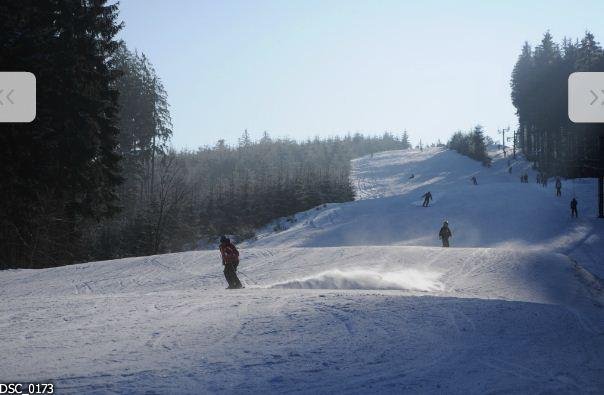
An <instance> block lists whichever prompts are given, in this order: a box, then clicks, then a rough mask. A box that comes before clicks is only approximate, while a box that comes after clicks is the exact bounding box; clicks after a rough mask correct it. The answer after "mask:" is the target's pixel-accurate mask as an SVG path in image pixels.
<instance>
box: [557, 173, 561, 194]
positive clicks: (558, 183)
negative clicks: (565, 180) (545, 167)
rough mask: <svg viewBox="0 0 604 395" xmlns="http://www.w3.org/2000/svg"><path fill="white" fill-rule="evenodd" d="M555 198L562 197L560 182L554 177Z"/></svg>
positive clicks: (558, 178)
mask: <svg viewBox="0 0 604 395" xmlns="http://www.w3.org/2000/svg"><path fill="white" fill-rule="evenodd" d="M556 196H562V182H561V181H560V177H556Z"/></svg>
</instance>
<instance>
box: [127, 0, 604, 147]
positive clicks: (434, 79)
mask: <svg viewBox="0 0 604 395" xmlns="http://www.w3.org/2000/svg"><path fill="white" fill-rule="evenodd" d="M120 9H121V18H122V20H123V21H124V22H125V28H124V30H123V31H122V33H121V37H122V38H123V39H124V40H125V41H126V43H127V44H128V46H129V47H130V48H131V49H138V50H139V51H142V52H144V53H145V54H147V55H148V56H149V58H150V60H151V62H152V63H153V64H154V66H155V68H156V70H157V72H158V73H159V75H160V76H161V78H162V80H163V82H164V85H165V87H166V90H167V92H168V95H169V102H170V104H171V113H172V118H173V123H174V136H173V139H172V140H173V145H174V146H175V147H176V148H183V147H188V148H197V147H198V146H200V145H213V144H214V143H215V142H216V140H218V139H220V138H224V139H226V140H227V142H230V143H234V142H236V141H237V137H239V136H240V135H241V133H242V132H243V130H244V129H246V128H247V129H248V131H249V132H250V133H251V135H252V137H253V138H259V137H260V136H261V134H262V132H263V131H265V130H266V131H268V132H269V133H270V134H271V136H274V137H279V136H289V137H292V138H296V139H303V138H306V137H312V136H315V135H321V136H328V135H335V134H345V133H346V132H349V131H350V132H356V131H359V132H364V133H369V134H375V133H382V132H383V131H385V130H387V131H391V132H396V133H399V132H401V131H402V130H403V129H407V130H408V131H409V133H410V135H411V137H412V141H413V142H414V143H417V141H418V140H419V138H420V137H421V138H422V140H423V141H424V142H428V143H429V142H433V141H436V140H437V139H438V138H440V139H442V140H446V139H447V138H448V137H449V136H450V135H451V134H452V133H453V132H454V131H455V130H458V129H468V128H470V127H471V126H472V125H474V124H476V123H480V124H482V125H483V126H485V127H486V128H487V131H488V132H489V134H490V135H492V136H493V137H495V136H496V133H497V128H500V127H504V126H508V125H510V126H511V127H512V128H513V127H515V126H516V117H515V115H514V108H513V106H512V104H511V100H510V88H509V80H510V73H511V71H512V67H513V65H514V63H515V61H516V58H517V56H518V54H519V52H520V48H521V46H522V44H523V42H524V41H525V40H527V41H529V42H530V43H532V44H535V43H537V42H538V41H539V40H540V39H541V37H542V35H543V33H544V32H545V31H546V30H548V29H549V30H550V32H551V33H552V34H553V35H554V37H555V39H556V40H557V41H560V40H561V39H562V37H564V36H570V37H573V38H574V37H582V36H583V34H584V32H585V30H586V29H589V30H591V31H592V32H593V33H594V34H595V35H596V38H597V39H598V41H600V40H602V41H604V1H602V0H594V1H552V0H547V1H546V0H544V1H526V0H524V1H510V0H507V1H503V0H502V1H487V0H482V1H464V0H458V1H445V0H441V1H435V0H433V1H425V0H424V1H416V2H410V1H402V0H401V1H369V0H368V1H350V0H348V1H327V0H324V1H310V0H281V1H255V0H245V1H227V0H213V1H199V0H191V1H184V0H174V1H166V0H122V1H121V4H120Z"/></svg>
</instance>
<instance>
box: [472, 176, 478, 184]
mask: <svg viewBox="0 0 604 395" xmlns="http://www.w3.org/2000/svg"><path fill="white" fill-rule="evenodd" d="M471 180H472V184H474V185H478V181H476V176H472V178H471Z"/></svg>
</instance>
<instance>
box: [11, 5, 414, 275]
mask: <svg viewBox="0 0 604 395" xmlns="http://www.w3.org/2000/svg"><path fill="white" fill-rule="evenodd" d="M0 18H2V20H3V29H2V30H0V65H2V70H3V71H23V70H27V71H31V72H32V73H34V74H35V75H36V77H37V80H38V81H39V82H38V85H37V96H38V97H37V99H38V100H37V101H38V107H37V116H36V119H35V120H34V121H33V122H32V123H29V124H1V125H0V168H1V170H0V171H1V172H2V173H0V177H2V183H1V184H0V193H1V194H2V200H0V239H1V243H0V268H10V267H31V268H36V267H48V266H56V265H63V264H69V263H74V262H82V261H90V260H96V259H110V258H120V257H126V256H136V255H148V254H156V253H162V252H168V251H180V250H182V249H187V248H195V246H196V243H197V242H198V241H199V240H201V241H206V242H207V241H211V240H213V239H214V238H215V237H217V236H218V235H220V234H233V235H237V236H238V237H240V238H248V237H253V235H254V231H255V229H257V228H258V227H260V226H263V225H265V224H267V223H269V222H270V221H272V220H273V219H275V218H278V217H283V216H289V215H291V214H293V213H295V212H298V211H302V210H306V209H309V208H311V207H314V206H317V205H320V204H323V203H326V202H342V201H347V200H351V199H353V190H352V186H351V185H350V181H349V175H350V159H351V158H354V157H357V156H361V155H365V154H369V153H373V152H378V151H383V150H389V149H405V148H410V147H411V144H410V141H409V136H408V134H407V132H404V133H403V134H402V135H400V136H398V135H394V134H391V133H384V134H383V135H382V136H376V137H367V136H363V135H361V134H355V135H347V136H345V137H341V138H340V137H333V138H326V139H319V138H316V139H312V140H307V141H302V142H297V141H293V140H290V139H286V138H278V139H273V138H271V137H270V136H269V135H268V133H265V134H264V136H263V137H262V138H261V139H259V140H257V141H253V140H252V139H251V137H250V135H249V134H248V133H247V131H246V132H244V133H243V135H242V136H241V138H240V139H239V142H238V144H237V145H235V146H230V145H228V144H227V143H226V142H225V141H224V140H220V141H218V142H217V144H216V145H215V146H213V147H202V148H200V149H198V150H196V151H191V150H184V151H181V152H176V151H174V150H172V149H170V148H169V142H170V138H171V135H172V124H171V118H170V111H169V104H168V97H167V93H166V91H165V89H164V87H163V84H162V81H161V78H159V76H158V75H157V74H156V72H155V70H154V68H153V66H152V64H151V62H150V61H149V59H148V58H147V57H146V56H145V55H144V54H139V53H137V52H132V51H130V50H129V49H128V48H127V47H126V45H125V44H124V43H123V42H120V41H119V40H117V39H116V34H117V33H118V32H119V30H120V29H121V27H122V24H121V23H119V21H118V7H117V5H116V4H113V3H111V4H108V3H107V1H104V0H56V1H53V2H35V4H34V2H31V3H30V2H27V1H26V2H23V1H21V0H6V1H3V2H2V3H1V4H0ZM42 82H43V83H42Z"/></svg>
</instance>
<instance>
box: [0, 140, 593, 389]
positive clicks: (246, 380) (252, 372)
mask: <svg viewBox="0 0 604 395" xmlns="http://www.w3.org/2000/svg"><path fill="white" fill-rule="evenodd" d="M494 156H495V160H494V163H493V166H492V167H491V168H486V167H483V166H481V165H480V164H479V163H477V162H474V161H472V160H470V159H468V158H466V157H463V156H460V155H458V154H456V153H455V152H451V151H445V150H442V149H427V150H424V151H418V150H408V151H392V152H384V153H380V154H375V155H373V157H371V156H367V157H363V158H360V159H358V160H355V161H353V164H352V166H353V183H354V185H355V187H356V189H357V199H356V200H355V201H354V202H349V203H341V204H327V205H325V206H321V207H317V208H315V209H312V210H309V211H307V212H304V213H299V214H297V215H296V216H295V218H294V220H293V221H291V219H290V221H287V220H286V219H282V220H280V221H278V222H279V224H280V225H282V226H280V227H278V228H280V229H284V230H282V231H279V232H274V231H273V228H275V225H276V223H275V224H271V225H270V226H267V227H266V229H264V230H261V231H260V232H259V235H258V237H257V239H256V240H250V241H247V242H245V243H242V244H240V250H241V256H242V261H241V264H240V278H241V280H242V281H243V282H244V283H245V284H246V288H245V289H242V290H225V289H224V287H225V286H226V282H225V281H224V277H223V274H222V267H221V265H220V259H219V254H218V252H217V251H191V252H184V253H176V254H166V255H158V256H150V257H138V258H129V259H121V260H113V261H105V262H90V263H85V264H80V265H72V266H65V267H58V268H52V269H45V270H8V271H3V272H0V298H1V300H2V303H1V304H0V328H1V329H2V330H0V340H1V342H0V344H1V345H0V352H1V354H2V356H3V361H2V364H0V382H9V381H10V382H14V381H25V382H30V381H35V382H46V381H49V380H51V381H53V382H54V383H55V385H56V389H57V393H59V394H61V393H68V394H69V393H87V394H91V393H92V394H94V393H98V394H104V393H148V394H152V393H157V394H163V393H191V394H192V393H208V392H210V393H258V392H269V393H283V392H293V393H313V394H315V393H334V392H346V393H460V394H461V393H464V394H466V393H594V394H597V393H603V392H604V307H603V306H604V296H603V293H604V291H603V290H602V281H601V280H600V278H601V277H604V270H603V268H602V265H604V247H603V245H602V244H603V243H602V239H603V237H604V227H603V223H604V220H600V219H597V218H595V217H596V215H595V209H596V207H595V205H596V200H595V188H596V185H595V182H594V180H576V181H574V182H572V181H566V180H563V196H562V197H561V198H558V197H556V196H555V194H554V190H553V182H551V181H550V184H549V185H548V187H547V188H544V187H541V186H539V185H537V184H536V183H535V182H534V175H535V174H534V173H533V172H532V171H531V170H530V165H529V164H528V163H527V162H525V161H522V160H518V161H515V162H513V164H512V166H513V169H512V174H510V173H509V172H508V166H507V160H508V158H502V157H501V156H500V155H494ZM524 171H528V172H529V175H530V179H531V182H530V183H529V184H521V183H520V181H519V178H518V177H519V175H520V174H521V173H523V172H524ZM411 174H414V177H413V178H409V177H410V175H411ZM472 175H475V176H476V177H477V179H478V185H476V186H474V185H472V184H471V182H470V177H471V176H472ZM426 191H431V192H432V195H433V196H434V201H433V203H432V204H431V206H430V207H427V208H424V207H422V206H421V195H423V193H425V192H426ZM573 195H574V196H577V200H578V201H579V215H580V217H579V219H571V218H570V209H569V207H568V203H569V201H570V198H571V196H573ZM444 219H447V220H448V221H449V223H450V226H451V229H452V232H453V238H452V240H451V243H452V247H453V248H448V249H446V248H442V247H439V240H438V238H437V234H438V229H439V228H440V225H441V223H442V221H443V220H444Z"/></svg>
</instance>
